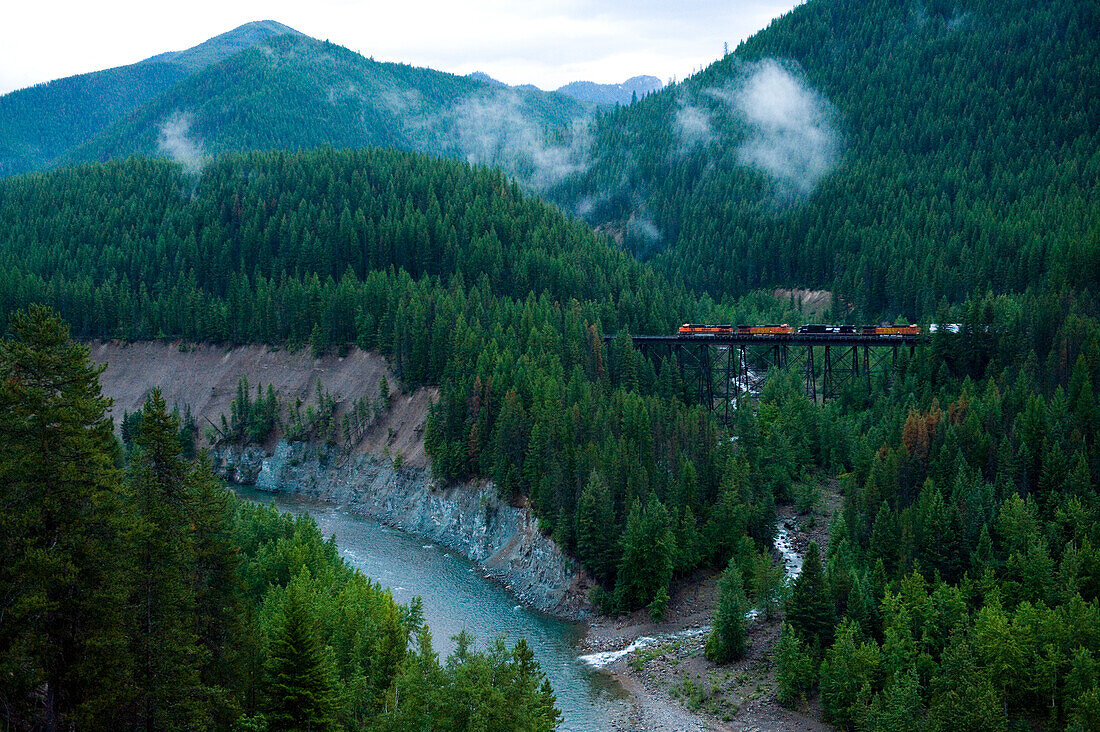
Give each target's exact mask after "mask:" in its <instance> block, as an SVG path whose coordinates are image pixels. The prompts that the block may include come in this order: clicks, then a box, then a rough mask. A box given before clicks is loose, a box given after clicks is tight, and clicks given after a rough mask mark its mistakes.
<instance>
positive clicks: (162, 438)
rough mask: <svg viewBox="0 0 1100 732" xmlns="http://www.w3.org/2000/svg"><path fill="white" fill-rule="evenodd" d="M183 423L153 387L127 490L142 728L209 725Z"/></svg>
mask: <svg viewBox="0 0 1100 732" xmlns="http://www.w3.org/2000/svg"><path fill="white" fill-rule="evenodd" d="M178 434H179V421H178V420H177V419H176V418H175V417H173V416H172V415H170V414H169V413H168V409H167V405H166V404H165V401H164V397H163V396H162V395H161V393H160V390H159V389H154V390H153V391H152V392H151V393H150V394H149V396H148V397H147V398H146V400H145V406H144V407H143V408H142V420H141V428H140V430H139V431H138V434H137V436H136V438H135V440H134V444H135V451H134V454H133V457H132V460H131V465H130V475H129V481H128V482H129V488H130V493H131V501H132V512H133V517H134V520H133V523H134V528H133V533H132V536H133V539H132V540H133V545H134V552H135V562H136V570H137V576H138V578H139V579H138V581H137V583H136V585H135V588H134V596H133V600H132V603H133V606H134V608H135V610H136V614H137V628H138V632H137V633H136V634H135V637H134V658H135V661H136V664H137V669H138V673H137V675H136V676H137V684H136V685H135V691H136V695H137V699H136V702H137V717H138V723H139V724H140V725H142V726H145V727H147V728H149V729H154V728H160V729H176V728H184V727H194V726H202V725H203V724H206V723H207V720H206V718H205V716H204V715H205V714H206V713H207V709H206V707H205V706H204V705H203V704H202V703H201V702H202V699H203V697H204V696H205V695H206V694H207V693H208V690H206V689H205V688H204V687H203V686H202V683H201V681H200V678H199V667H200V665H201V663H202V660H203V657H204V654H203V652H202V649H201V648H200V646H199V639H198V637H197V634H196V606H195V593H196V586H195V583H194V582H193V580H192V579H191V577H192V572H193V567H194V564H195V559H196V554H195V546H194V537H193V534H192V532H191V515H190V513H191V510H190V509H191V506H192V492H191V491H192V478H191V476H190V475H189V471H188V468H187V465H186V464H185V463H184V462H183V460H182V459H181V454H180V445H179V440H178Z"/></svg>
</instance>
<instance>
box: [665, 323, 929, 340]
mask: <svg viewBox="0 0 1100 732" xmlns="http://www.w3.org/2000/svg"><path fill="white" fill-rule="evenodd" d="M795 332H796V331H795V328H794V327H793V326H790V325H787V324H786V323H782V324H777V323H772V324H767V325H737V326H733V325H706V324H702V323H684V324H683V325H681V326H680V328H679V330H678V331H677V334H678V335H681V336H696V337H698V336H702V337H716V336H729V335H772V336H774V335H791V334H793V333H795ZM797 332H798V334H799V335H838V336H839V335H864V336H916V335H920V332H921V329H920V326H919V325H916V324H910V325H828V324H824V323H815V324H812V325H801V326H799V327H798V330H797Z"/></svg>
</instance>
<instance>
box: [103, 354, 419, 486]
mask: <svg viewBox="0 0 1100 732" xmlns="http://www.w3.org/2000/svg"><path fill="white" fill-rule="evenodd" d="M88 345H89V347H90V348H91V355H92V360H94V361H96V362H97V363H105V364H107V370H106V371H104V372H103V375H102V376H101V377H100V383H101V384H102V387H103V393H104V394H105V395H107V396H109V397H111V398H112V399H113V400H114V408H113V410H112V415H111V416H112V417H113V418H114V420H115V424H116V425H118V424H120V423H121V422H122V415H123V413H124V412H134V411H137V410H139V409H141V405H142V404H143V403H144V401H145V398H146V396H147V395H148V394H149V392H150V391H151V390H152V389H153V388H154V387H160V389H161V392H162V393H163V394H164V398H165V400H166V401H167V402H168V404H169V406H176V407H178V408H179V410H180V411H181V412H183V410H184V407H185V406H187V407H189V408H190V409H191V413H192V414H193V415H194V417H195V421H196V423H197V424H198V426H199V429H200V432H202V431H203V429H204V427H205V426H206V425H208V424H209V423H214V424H220V422H221V417H222V415H223V414H224V415H227V416H228V415H229V411H230V410H229V405H230V404H231V403H232V401H233V398H234V397H235V396H236V394H237V383H238V381H239V380H240V378H241V377H242V376H246V377H247V378H248V383H249V385H250V387H251V389H252V396H253V397H254V396H255V390H256V386H257V384H262V385H263V387H264V388H265V389H266V388H267V385H268V384H271V385H272V386H273V387H274V388H275V390H276V391H277V392H278V394H279V397H280V399H281V400H282V401H283V402H285V403H288V404H293V403H294V401H295V400H296V399H301V400H302V403H303V404H313V403H314V402H315V401H316V392H317V382H318V380H320V382H321V386H322V388H323V389H325V390H326V391H328V392H331V393H332V394H334V395H336V398H337V400H338V402H339V406H338V408H337V415H338V416H339V415H341V414H342V413H343V412H344V411H346V410H347V408H348V407H349V406H350V405H352V404H354V403H355V401H356V400H358V399H359V398H360V397H364V396H365V397H367V398H369V399H375V398H377V396H378V385H379V382H380V381H381V378H382V376H383V375H385V376H386V380H387V381H388V382H389V385H390V392H391V395H392V400H391V405H390V408H389V409H388V410H386V412H385V413H384V414H383V415H382V416H381V417H380V419H379V420H378V421H377V422H376V423H375V424H374V425H373V426H372V427H371V429H370V430H368V431H367V432H366V433H365V434H364V435H363V438H362V439H361V440H360V442H359V444H358V445H356V446H355V448H354V449H355V451H357V452H374V453H382V452H384V451H387V450H388V451H389V453H390V454H392V455H397V454H401V455H402V457H403V459H404V461H405V462H406V463H407V464H410V465H416V466H420V467H424V466H427V465H428V458H427V455H426V453H425V451H424V437H423V433H424V422H425V420H426V419H427V415H428V406H429V405H430V404H431V403H432V401H433V400H434V399H435V397H436V392H435V390H433V389H418V390H417V391H415V392H413V393H404V392H402V391H400V390H399V389H398V380H397V378H396V376H395V375H394V373H393V371H392V370H391V369H390V368H389V365H388V364H387V363H386V360H385V359H384V358H382V357H381V356H379V355H378V354H375V353H370V352H367V351H361V350H359V349H352V350H350V351H348V353H347V355H345V356H338V355H336V354H329V355H326V356H323V357H321V358H313V357H312V355H310V353H309V351H308V350H307V349H302V350H298V351H288V350H286V349H283V348H272V347H269V346H237V347H232V348H224V347H221V346H212V345H208V344H198V345H192V344H183V343H178V342H176V343H164V342H156V341H145V342H138V343H121V342H118V341H94V342H92V343H89V344H88ZM208 420H209V421H208Z"/></svg>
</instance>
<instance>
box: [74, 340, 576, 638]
mask: <svg viewBox="0 0 1100 732" xmlns="http://www.w3.org/2000/svg"><path fill="white" fill-rule="evenodd" d="M89 346H90V348H91V352H92V358H93V360H95V361H96V362H98V363H103V364H106V365H107V369H106V371H105V372H104V373H103V375H102V376H101V377H100V381H101V384H102V387H103V393H104V394H105V395H106V396H109V397H111V398H112V399H113V400H114V403H115V406H114V418H115V421H116V424H118V423H120V422H121V419H122V414H123V412H124V411H135V410H138V409H140V408H141V405H142V403H143V402H144V400H145V397H146V395H147V394H148V393H149V391H150V390H151V389H153V388H154V387H159V388H160V389H161V390H162V392H163V393H164V396H165V398H166V399H167V401H168V403H169V405H172V406H176V407H178V408H179V409H180V411H181V412H182V411H183V410H184V408H185V407H187V408H189V409H190V411H191V413H192V414H193V415H194V417H195V419H196V421H197V422H198V424H199V426H200V428H206V427H208V426H209V425H216V424H217V423H219V422H220V420H221V416H222V415H223V414H224V415H227V416H228V414H229V411H230V402H232V400H233V398H234V397H235V396H236V391H237V384H238V381H239V379H240V378H241V377H242V376H245V377H247V378H248V380H249V383H250V384H251V387H252V388H253V389H255V388H256V385H257V384H262V385H264V386H266V385H268V384H270V385H272V386H273V387H274V388H275V389H276V390H277V391H278V393H279V397H280V399H283V400H285V401H286V402H287V403H292V402H293V401H294V400H295V399H300V400H301V401H302V403H303V404H309V403H311V400H312V399H313V397H314V396H315V393H316V390H317V383H318V382H320V384H321V386H322V387H323V388H324V389H325V390H326V391H328V392H330V393H332V394H333V396H334V397H335V398H336V400H337V402H338V410H337V414H338V416H339V414H341V413H342V410H345V409H347V406H348V405H349V404H352V403H354V401H355V400H356V399H359V398H361V397H366V398H370V399H374V398H375V397H377V395H378V385H379V381H380V379H381V378H382V376H385V377H386V378H387V381H388V382H389V384H390V385H391V395H392V398H391V400H390V405H389V407H388V408H387V409H386V411H385V412H384V413H383V414H381V415H380V417H379V419H378V420H377V421H376V422H375V424H374V425H373V426H372V427H371V428H370V429H368V430H367V431H366V432H365V433H364V435H363V437H362V439H361V440H360V441H359V443H358V444H356V445H354V446H352V448H351V451H350V454H348V453H342V452H340V451H337V450H335V449H329V448H327V447H325V446H323V445H315V444H310V443H287V442H285V441H280V442H277V443H274V444H268V445H267V446H266V447H267V448H268V449H267V450H265V449H264V448H261V447H248V448H239V447H219V448H216V449H214V450H213V451H212V454H213V457H214V458H215V463H216V470H217V472H218V473H219V474H220V475H221V476H222V477H223V478H225V479H226V480H228V481H230V482H232V483H240V484H243V485H255V486H258V487H259V488H261V489H264V490H269V491H286V492H290V493H300V494H303V495H308V496H313V497H316V498H320V499H323V500H328V501H335V502H339V503H341V504H344V505H346V506H348V508H349V509H350V510H352V511H355V512H356V513H359V514H362V515H364V516H368V517H370V518H373V519H375V520H377V521H381V522H382V523H385V524H388V525H390V526H394V527H397V528H401V529H404V530H407V531H411V532H413V533H416V534H420V535H421V536H424V537H425V538H428V539H431V540H432V541H435V542H438V543H440V544H443V545H445V546H447V547H449V548H451V549H452V550H454V551H457V552H461V553H462V554H464V555H466V556H467V557H469V558H470V559H472V560H474V561H475V562H477V563H478V564H479V565H481V566H482V567H483V568H484V569H485V571H486V573H487V574H489V575H490V576H492V577H494V578H496V579H498V580H499V581H500V582H502V583H503V584H504V585H505V586H506V587H508V588H509V589H510V590H511V591H512V592H513V593H514V594H515V595H516V597H517V598H519V600H520V601H521V602H523V603H525V604H527V605H529V606H531V607H533V608H536V609H538V610H542V611H544V612H547V613H550V614H553V615H557V616H561V617H565V618H570V619H574V618H580V617H583V616H586V615H588V614H589V612H590V604H589V602H588V599H587V595H586V592H587V590H588V588H589V586H590V585H589V584H588V581H587V579H586V578H585V576H584V574H583V572H582V571H581V569H580V567H579V565H578V564H577V563H575V562H574V561H573V560H571V559H570V558H569V557H567V556H565V555H564V554H563V553H562V551H561V549H560V548H558V546H557V545H556V544H554V542H553V540H551V539H550V538H549V537H546V536H544V535H542V534H541V533H540V532H539V531H538V528H537V526H536V521H535V517H534V516H533V515H532V514H531V512H530V511H529V510H527V509H523V508H516V507H514V506H510V505H508V504H507V503H506V502H504V501H501V500H500V499H499V498H498V497H497V495H496V489H495V486H493V485H492V484H491V483H489V484H485V483H479V484H464V485H458V486H451V487H442V486H437V485H435V484H434V483H433V481H432V480H431V473H430V464H429V460H428V456H427V452H426V451H425V449H424V437H423V434H424V424H425V421H426V419H427V415H428V408H429V405H430V404H431V402H432V401H433V400H434V398H435V396H436V395H435V390H433V389H429V388H422V389H418V390H416V391H415V392H413V393H404V392H401V391H398V390H397V389H396V385H397V384H398V380H397V378H396V377H395V375H394V373H393V371H392V370H391V369H390V368H389V365H388V364H387V363H386V361H385V359H384V358H382V357H381V356H380V355H378V354H375V353H370V352H367V351H361V350H359V349H355V348H352V349H350V351H349V352H348V353H347V354H345V355H344V356H338V355H336V354H329V355H326V356H324V357H322V358H314V357H312V356H311V355H310V354H309V353H308V352H306V351H302V350H299V351H288V350H286V349H280V348H271V347H267V346H238V347H232V348H226V347H221V346H212V345H209V344H180V343H163V342H138V343H120V342H116V341H107V342H100V341H97V342H93V343H90V344H89ZM273 439H274V438H273ZM380 455H390V456H398V455H400V457H401V460H402V462H403V464H404V467H402V468H401V469H400V470H394V467H393V462H392V460H391V459H389V458H388V457H385V458H384V457H381V456H380Z"/></svg>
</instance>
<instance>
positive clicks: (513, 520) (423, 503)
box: [213, 441, 592, 620]
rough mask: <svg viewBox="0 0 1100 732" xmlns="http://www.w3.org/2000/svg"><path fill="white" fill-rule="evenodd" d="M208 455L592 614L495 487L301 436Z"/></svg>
mask: <svg viewBox="0 0 1100 732" xmlns="http://www.w3.org/2000/svg"><path fill="white" fill-rule="evenodd" d="M213 457H214V465H215V470H216V472H217V473H218V474H219V475H221V476H222V477H224V478H225V479H226V480H228V481H230V482H233V483H239V484H242V485H253V486H255V487H257V488H259V489H261V490H268V491H285V492H288V493H297V494H301V495H307V496H311V497H314V498H320V499H323V500H327V501H334V502H338V503H340V504H343V505H346V506H347V507H348V508H349V509H350V510H352V511H354V512H355V513H358V514H360V515H363V516H367V517H369V518H372V519H375V520H376V521H380V522H381V523H384V524H386V525H388V526H393V527H395V528H399V529H402V530H405V531H409V532H412V533H415V534H418V535H420V536H423V537H425V538H427V539H431V540H432V541H434V542H437V543H439V544H442V545H443V546H446V547H448V548H450V549H452V550H453V551H456V552H459V553H461V554H463V555H465V556H466V557H468V558H470V559H472V560H473V561H475V562H477V563H478V565H480V566H481V567H482V568H483V569H484V571H485V573H486V575H487V576H490V577H492V578H494V579H496V580H497V581H499V582H501V583H502V584H503V585H504V586H505V587H506V588H508V589H509V590H510V591H511V592H512V593H513V594H514V595H515V596H516V597H517V598H518V599H519V600H520V601H521V602H522V603H524V604H525V605H527V606H529V607H532V608H534V609H536V610H540V611H542V612H545V613H548V614H550V615H554V616H557V617H562V618H566V619H569V620H582V619H586V618H588V617H590V616H591V614H592V613H591V606H590V604H589V602H588V598H587V590H588V581H587V579H586V577H585V575H584V573H583V572H582V571H581V570H580V568H579V567H578V566H577V565H576V563H575V562H574V561H573V560H572V559H570V558H569V557H567V556H565V554H564V553H563V552H562V551H561V549H560V548H559V547H558V546H557V545H556V544H555V543H554V542H553V540H552V539H550V538H549V537H547V536H544V535H543V534H542V533H541V532H540V531H539V530H538V527H537V522H536V519H535V517H534V516H533V515H532V513H531V511H530V510H529V509H526V508H517V507H515V506H511V505H509V504H507V503H506V502H504V501H502V500H500V498H499V497H498V496H497V493H496V489H495V486H494V485H493V484H492V483H467V484H461V485H456V486H448V487H442V486H439V485H436V483H435V482H434V481H433V480H432V478H431V475H430V473H429V471H428V470H427V469H425V468H422V467H416V466H404V467H401V468H398V469H395V468H394V465H393V462H392V461H390V460H386V459H385V458H382V457H378V456H376V455H372V454H359V455H353V456H350V457H349V456H345V455H341V454H339V453H338V451H336V450H333V449H329V448H327V447H325V446H322V445H315V444H311V443H301V442H296V443H288V442H285V441H280V442H279V443H278V444H277V445H276V446H275V448H274V450H273V452H272V453H271V454H268V453H267V452H265V451H264V450H262V449H260V448H255V447H252V448H244V449H242V448H237V447H232V448H219V449H216V450H214V451H213Z"/></svg>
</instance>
